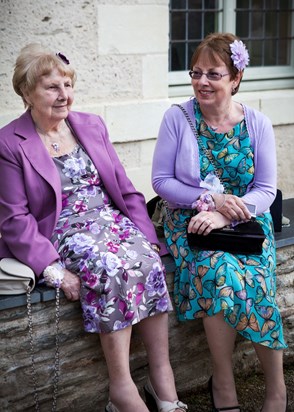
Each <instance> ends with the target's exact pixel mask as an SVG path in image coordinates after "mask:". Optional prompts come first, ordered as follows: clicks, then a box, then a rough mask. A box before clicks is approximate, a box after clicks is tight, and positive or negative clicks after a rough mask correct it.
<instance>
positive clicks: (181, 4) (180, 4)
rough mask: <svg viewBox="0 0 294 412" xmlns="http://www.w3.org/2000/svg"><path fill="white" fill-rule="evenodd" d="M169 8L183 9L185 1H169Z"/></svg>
mask: <svg viewBox="0 0 294 412" xmlns="http://www.w3.org/2000/svg"><path fill="white" fill-rule="evenodd" d="M171 8H172V9H185V8H186V0H171Z"/></svg>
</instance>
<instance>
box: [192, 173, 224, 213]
mask: <svg viewBox="0 0 294 412" xmlns="http://www.w3.org/2000/svg"><path fill="white" fill-rule="evenodd" d="M200 186H201V187H204V188H205V189H208V190H207V192H205V193H202V195H200V197H199V199H197V200H196V201H195V202H194V203H193V204H192V208H193V209H197V211H198V212H202V211H208V212H213V211H215V210H216V206H215V202H214V199H213V197H212V194H213V193H223V192H224V186H223V185H222V184H221V182H220V180H219V178H218V177H217V176H215V174H214V173H213V172H210V173H208V175H207V176H206V177H205V179H204V180H203V181H202V182H201V183H200Z"/></svg>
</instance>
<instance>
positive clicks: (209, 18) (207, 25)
mask: <svg viewBox="0 0 294 412" xmlns="http://www.w3.org/2000/svg"><path fill="white" fill-rule="evenodd" d="M216 26H217V15H216V13H209V12H207V13H205V15H204V29H205V33H206V34H207V33H212V32H214V31H216V30H217V28H216Z"/></svg>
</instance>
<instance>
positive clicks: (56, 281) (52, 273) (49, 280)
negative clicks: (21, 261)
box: [43, 264, 64, 288]
mask: <svg viewBox="0 0 294 412" xmlns="http://www.w3.org/2000/svg"><path fill="white" fill-rule="evenodd" d="M58 265H59V267H60V269H58V268H57V267H56V266H47V267H46V268H45V269H44V271H43V277H44V280H45V283H46V285H47V286H53V287H54V288H60V286H61V284H62V281H63V278H64V273H63V271H62V266H61V265H60V264H58Z"/></svg>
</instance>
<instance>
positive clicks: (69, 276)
mask: <svg viewBox="0 0 294 412" xmlns="http://www.w3.org/2000/svg"><path fill="white" fill-rule="evenodd" d="M62 270H63V273H64V277H63V281H62V284H61V289H62V290H63V292H64V294H65V297H66V299H68V300H70V301H72V302H74V301H76V300H79V299H80V289H81V281H80V278H79V277H78V276H77V275H76V274H74V273H72V272H70V271H69V270H67V269H62Z"/></svg>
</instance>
